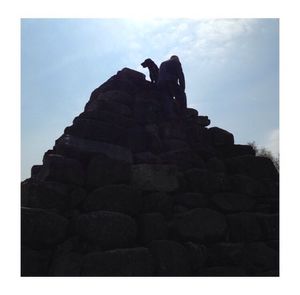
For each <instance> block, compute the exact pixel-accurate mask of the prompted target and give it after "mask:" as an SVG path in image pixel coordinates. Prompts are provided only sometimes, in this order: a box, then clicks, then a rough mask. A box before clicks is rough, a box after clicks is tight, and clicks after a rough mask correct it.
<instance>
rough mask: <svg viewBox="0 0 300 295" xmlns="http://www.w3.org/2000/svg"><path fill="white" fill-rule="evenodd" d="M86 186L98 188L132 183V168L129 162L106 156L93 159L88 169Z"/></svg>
mask: <svg viewBox="0 0 300 295" xmlns="http://www.w3.org/2000/svg"><path fill="white" fill-rule="evenodd" d="M86 174H87V178H86V184H87V186H88V187H89V188H97V187H100V186H105V185H110V184H122V183H128V182H129V181H130V175H131V167H130V164H129V163H128V162H124V161H119V160H117V159H114V158H110V157H107V156H105V155H98V156H96V157H94V158H92V159H91V161H90V163H89V165H88V167H87V173H86Z"/></svg>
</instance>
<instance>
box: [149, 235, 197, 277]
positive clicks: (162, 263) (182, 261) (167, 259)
mask: <svg viewBox="0 0 300 295" xmlns="http://www.w3.org/2000/svg"><path fill="white" fill-rule="evenodd" d="M148 247H149V250H150V253H151V254H152V255H153V258H154V262H155V275H158V276H188V275H190V274H191V263H190V260H189V255H188V251H187V249H186V248H185V247H184V246H183V245H181V244H179V243H177V242H174V241H168V240H157V241H153V242H151V243H150V244H149V246H148Z"/></svg>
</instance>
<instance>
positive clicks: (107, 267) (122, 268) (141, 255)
mask: <svg viewBox="0 0 300 295" xmlns="http://www.w3.org/2000/svg"><path fill="white" fill-rule="evenodd" d="M152 274H153V265H152V257H151V255H150V253H149V250H148V249H147V248H132V249H116V250H110V251H105V252H94V253H89V254H87V255H86V256H85V257H84V261H83V265H82V275H83V276H151V275H152Z"/></svg>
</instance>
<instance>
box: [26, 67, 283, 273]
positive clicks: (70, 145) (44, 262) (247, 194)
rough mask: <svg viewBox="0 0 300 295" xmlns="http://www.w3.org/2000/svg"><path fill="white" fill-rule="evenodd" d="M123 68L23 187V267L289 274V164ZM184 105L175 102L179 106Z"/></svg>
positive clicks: (39, 270) (76, 270)
mask: <svg viewBox="0 0 300 295" xmlns="http://www.w3.org/2000/svg"><path fill="white" fill-rule="evenodd" d="M162 101H163V98H162V94H161V93H160V92H159V90H158V89H157V88H156V87H155V85H153V84H151V83H150V82H148V81H146V80H145V76H144V75H143V74H141V73H139V72H136V71H133V70H130V69H127V68H125V69H123V70H122V71H120V72H118V73H117V74H116V75H115V76H113V77H112V78H110V79H109V80H108V81H107V82H105V83H104V84H103V85H101V86H100V87H99V88H97V89H95V90H94V91H93V92H92V94H91V97H90V100H89V102H88V103H87V105H86V107H85V110H84V112H83V113H81V114H80V115H79V116H78V117H76V118H75V119H74V121H73V124H72V126H70V127H67V128H66V129H65V131H64V134H63V135H62V136H61V137H60V138H59V139H58V140H56V142H55V146H54V147H53V149H52V150H49V151H47V152H46V153H45V155H44V158H43V164H42V165H37V166H33V167H32V175H31V178H29V179H27V180H25V181H23V182H22V186H21V192H22V195H21V203H22V212H21V240H22V255H21V258H22V261H21V274H22V275H23V276H277V275H278V272H279V270H278V268H279V266H278V256H279V255H278V253H279V249H278V248H279V246H278V240H279V237H278V235H279V233H278V228H279V214H278V213H279V205H278V204H279V190H278V182H279V177H278V172H277V170H276V169H275V167H274V165H273V163H272V162H271V161H270V160H269V159H268V158H264V157H257V156H255V152H254V150H253V149H252V147H251V146H248V145H238V144H234V137H233V135H232V134H231V133H229V132H227V131H225V130H223V129H221V128H218V127H212V128H208V127H207V126H209V124H210V121H209V119H208V118H207V117H205V116H199V115H198V112H197V111H196V110H194V109H187V111H186V114H185V116H184V117H182V116H177V117H175V119H174V118H173V119H172V120H170V119H168V118H166V117H165V112H164V105H163V104H162ZM175 107H176V106H175V103H174V108H175Z"/></svg>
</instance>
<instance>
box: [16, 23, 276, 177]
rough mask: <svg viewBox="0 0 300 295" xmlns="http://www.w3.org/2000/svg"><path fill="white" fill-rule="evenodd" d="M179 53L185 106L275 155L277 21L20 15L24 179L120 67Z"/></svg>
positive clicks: (238, 140)
mask: <svg viewBox="0 0 300 295" xmlns="http://www.w3.org/2000/svg"><path fill="white" fill-rule="evenodd" d="M173 54H176V55H178V56H179V57H180V59H181V63H182V66H183V70H184V73H185V78H186V91H187V99H188V106H189V107H193V108H196V109H197V110H198V111H199V114H200V115H207V116H208V117H209V118H210V120H211V127H212V126H218V127H220V128H223V129H226V130H228V131H230V132H232V133H233V134H234V136H235V142H236V143H239V144H246V143H248V142H250V141H255V142H256V143H257V144H258V146H260V147H266V148H267V149H269V150H271V151H272V152H273V154H274V155H275V156H277V155H278V145H279V143H278V141H279V20H278V19H174V18H173V19H148V20H145V19H143V20H141V19H22V21H21V64H22V68H21V82H22V85H21V95H22V100H21V114H22V117H21V141H22V142H21V143H22V145H21V156H22V167H21V173H22V180H23V179H25V178H28V177H30V169H31V167H32V166H33V165H36V164H41V162H42V157H43V154H44V153H45V152H46V151H47V150H48V149H51V148H52V147H53V145H54V142H55V140H56V139H57V138H58V137H59V136H60V135H61V134H62V133H63V131H64V128H65V127H67V126H69V125H71V123H72V120H73V119H74V117H75V116H77V115H78V114H79V113H81V112H82V111H83V108H84V106H85V104H86V103H87V101H88V99H89V96H90V93H91V92H92V91H93V90H94V89H95V88H96V87H98V86H99V85H101V84H102V83H104V82H105V81H106V80H107V79H109V78H110V77H111V76H112V75H114V74H116V72H117V71H119V70H120V69H122V68H124V67H129V68H132V69H135V70H138V71H141V72H144V73H145V74H146V75H147V78H148V79H149V76H148V72H147V70H145V69H143V68H142V67H141V66H140V63H141V62H142V61H143V60H144V59H146V58H148V57H149V58H151V59H153V60H154V61H155V62H156V63H157V64H158V65H159V64H160V63H161V62H162V61H164V60H165V59H167V58H169V57H170V56H171V55H173Z"/></svg>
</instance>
